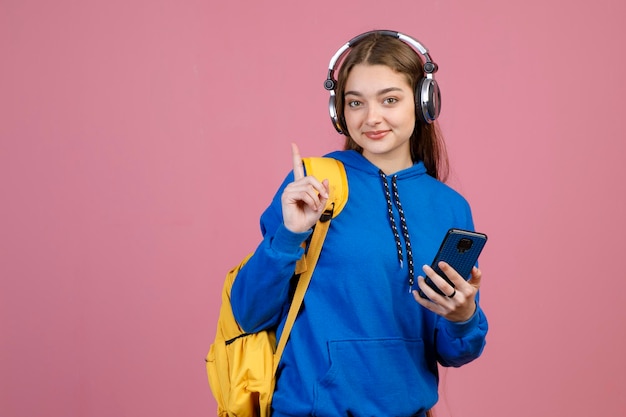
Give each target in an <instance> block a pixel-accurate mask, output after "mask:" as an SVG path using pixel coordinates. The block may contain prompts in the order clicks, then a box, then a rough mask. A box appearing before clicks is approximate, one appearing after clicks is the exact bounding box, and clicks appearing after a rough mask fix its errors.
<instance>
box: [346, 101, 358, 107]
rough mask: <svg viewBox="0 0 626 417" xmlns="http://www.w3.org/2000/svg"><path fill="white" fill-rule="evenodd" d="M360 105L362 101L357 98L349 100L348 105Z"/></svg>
mask: <svg viewBox="0 0 626 417" xmlns="http://www.w3.org/2000/svg"><path fill="white" fill-rule="evenodd" d="M360 105H361V102H360V101H357V100H352V101H349V102H348V107H358V106H360Z"/></svg>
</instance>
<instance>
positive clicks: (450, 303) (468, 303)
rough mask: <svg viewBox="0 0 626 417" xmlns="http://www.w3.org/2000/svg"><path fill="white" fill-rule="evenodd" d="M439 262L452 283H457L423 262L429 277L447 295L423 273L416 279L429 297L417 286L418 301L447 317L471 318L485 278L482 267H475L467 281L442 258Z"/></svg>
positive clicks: (416, 298)
mask: <svg viewBox="0 0 626 417" xmlns="http://www.w3.org/2000/svg"><path fill="white" fill-rule="evenodd" d="M438 266H439V268H440V269H441V271H442V272H443V273H444V274H445V276H446V277H447V278H448V279H449V280H450V281H451V282H452V284H454V287H453V286H452V285H450V284H449V283H448V282H447V281H446V280H445V279H444V278H443V277H441V276H440V275H438V274H437V273H436V272H435V271H434V270H433V269H432V268H431V267H430V266H428V265H424V267H423V270H424V274H425V275H426V276H427V277H429V278H430V280H431V281H432V282H433V284H434V285H435V286H436V287H437V288H438V289H439V290H441V292H442V293H443V294H448V295H441V294H439V293H438V292H437V291H435V290H434V289H432V288H431V287H430V286H429V285H428V284H426V282H425V278H424V277H422V276H420V277H418V279H417V285H418V286H419V288H420V290H421V291H422V293H423V294H424V295H425V296H426V297H428V298H424V297H423V296H422V295H420V294H419V292H418V291H417V290H414V291H413V297H414V298H415V301H417V302H418V303H419V304H420V305H421V306H423V307H424V308H427V309H428V310H430V311H432V312H434V313H436V314H439V315H440V316H442V317H444V318H446V319H447V320H450V321H453V322H463V321H467V320H469V319H470V318H471V317H472V315H473V314H474V312H475V311H476V294H477V293H478V289H479V288H480V281H481V278H482V273H481V272H480V269H478V268H476V267H473V268H472V272H471V278H470V279H469V281H466V280H465V279H464V278H463V277H461V275H459V274H458V272H456V271H455V270H454V268H452V267H451V266H450V265H448V264H447V263H446V262H444V261H440V262H439V263H438Z"/></svg>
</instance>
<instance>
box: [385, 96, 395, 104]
mask: <svg viewBox="0 0 626 417" xmlns="http://www.w3.org/2000/svg"><path fill="white" fill-rule="evenodd" d="M397 102H398V99H397V98H395V97H387V98H386V99H385V104H393V103H397Z"/></svg>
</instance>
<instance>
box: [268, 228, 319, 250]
mask: <svg viewBox="0 0 626 417" xmlns="http://www.w3.org/2000/svg"><path fill="white" fill-rule="evenodd" d="M312 231H313V229H309V230H307V231H306V232H302V233H294V232H292V231H290V230H289V229H287V228H286V227H285V225H284V224H281V225H280V226H278V229H277V230H276V234H274V238H273V239H272V243H271V248H272V250H274V251H275V252H278V253H284V254H288V255H297V256H301V254H302V250H303V249H302V242H304V241H305V240H306V239H307V238H308V237H309V236H310V235H311V233H312Z"/></svg>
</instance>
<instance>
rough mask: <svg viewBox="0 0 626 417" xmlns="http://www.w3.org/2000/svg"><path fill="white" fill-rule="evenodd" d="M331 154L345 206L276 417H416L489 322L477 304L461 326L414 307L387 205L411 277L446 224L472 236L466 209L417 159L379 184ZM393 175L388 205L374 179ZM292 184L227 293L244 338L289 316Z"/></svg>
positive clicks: (282, 373) (283, 366) (293, 344)
mask: <svg viewBox="0 0 626 417" xmlns="http://www.w3.org/2000/svg"><path fill="white" fill-rule="evenodd" d="M328 156H330V157H333V158H335V159H338V160H340V161H342V162H343V163H344V165H345V167H346V173H347V176H348V187H349V197H348V203H347V204H346V206H345V207H344V209H343V211H342V212H341V213H340V214H339V215H338V216H337V217H336V218H334V219H333V220H332V222H331V225H330V229H329V232H328V235H327V237H326V240H325V242H324V246H323V249H322V253H321V256H320V259H319V261H318V264H317V267H316V269H315V271H314V274H313V277H312V278H311V284H310V286H309V288H308V290H307V292H306V295H305V299H304V305H303V307H302V310H301V312H300V314H299V315H298V318H297V320H296V322H295V324H294V327H293V329H292V332H291V335H290V339H289V342H288V343H287V345H286V348H285V351H284V353H283V357H282V359H281V362H280V365H279V369H278V374H277V378H278V379H277V384H276V390H275V393H274V397H273V401H272V408H273V417H282V416H294V417H295V416H309V415H311V416H320V417H323V416H328V417H337V416H357V417H360V416H363V417H365V416H397V417H400V416H413V415H419V413H421V412H424V411H425V410H427V409H429V408H431V407H432V406H433V405H434V404H435V403H436V402H437V398H438V394H437V383H438V374H437V363H439V364H441V365H443V366H455V367H457V366H461V365H463V364H465V363H468V362H470V361H472V360H473V359H475V358H477V357H478V356H479V355H480V354H481V352H482V350H483V347H484V345H485V336H486V334H487V319H486V317H485V315H484V314H483V312H482V310H481V309H480V307H479V306H477V309H476V312H475V314H474V315H473V317H472V318H470V319H469V320H468V321H467V322H463V323H453V322H450V321H448V320H446V319H444V318H443V317H440V316H438V315H436V314H434V313H432V312H430V311H428V310H426V309H424V308H423V307H422V306H420V305H419V304H418V303H417V302H416V301H415V300H414V298H413V295H412V294H411V293H410V292H409V274H408V270H407V245H406V242H405V239H404V237H403V234H402V233H399V236H398V235H396V236H394V233H393V231H392V227H391V221H390V218H389V214H388V200H389V201H390V202H391V204H392V207H393V209H392V211H393V216H394V221H395V223H396V225H398V229H400V225H401V220H402V219H401V218H400V214H399V212H398V201H400V204H401V206H402V208H403V211H404V217H405V221H406V226H407V229H408V233H409V237H410V242H411V247H412V253H413V259H414V264H415V266H416V267H415V269H416V272H415V275H416V276H417V275H423V272H422V271H421V266H422V265H424V264H430V262H431V261H432V259H433V257H434V256H435V253H436V251H437V249H438V248H439V245H440V243H441V240H442V238H443V237H444V235H445V234H446V232H447V231H448V229H450V228H452V227H455V228H462V229H470V230H472V229H473V221H472V216H471V211H470V207H469V205H468V203H467V202H466V200H465V199H464V198H463V197H462V196H461V195H460V194H458V193H457V192H456V191H454V190H453V189H451V188H450V187H448V186H447V185H445V184H443V183H441V182H440V181H438V180H436V179H434V178H433V177H431V176H429V175H428V174H427V173H426V169H425V167H424V165H423V163H421V162H419V163H416V164H415V165H413V166H412V167H410V168H408V169H405V170H402V171H399V172H397V173H395V174H393V175H389V176H387V178H384V177H383V176H381V174H380V172H379V169H378V168H377V167H376V166H375V165H373V164H372V163H371V162H369V161H368V160H367V159H365V158H364V157H363V156H362V155H361V154H359V153H358V152H355V151H338V152H333V153H331V154H330V155H328ZM394 177H395V181H396V183H397V198H395V197H394V198H391V199H390V198H388V197H387V196H386V194H385V190H384V188H385V187H384V183H383V182H384V181H387V182H388V186H389V188H390V189H391V187H392V181H394ZM292 181H293V173H292V174H290V175H289V176H288V177H287V178H286V179H285V181H284V183H283V184H282V186H281V187H280V189H279V190H278V192H277V194H276V195H275V197H274V199H273V201H272V203H271V205H270V206H269V207H268V208H267V209H266V210H265V212H264V213H263V215H262V216H261V231H262V233H263V241H262V242H261V243H260V245H259V246H258V248H257V249H256V251H255V253H254V255H253V256H252V258H251V259H250V260H249V261H248V263H247V264H246V265H245V267H244V268H243V269H242V270H241V271H240V272H239V274H238V276H237V279H236V280H235V283H234V285H233V288H232V293H231V303H232V307H233V313H234V315H235V318H236V319H237V321H238V322H239V324H240V325H241V327H242V328H243V329H245V330H246V331H248V332H255V331H259V330H261V329H266V328H271V327H277V329H278V330H277V337H280V332H281V330H282V326H283V324H284V320H285V318H286V315H287V311H288V309H289V302H290V296H291V295H292V292H293V289H294V282H293V281H294V280H292V276H293V271H294V268H295V263H296V261H297V260H298V259H299V258H300V257H301V256H302V254H303V250H302V247H301V244H302V242H303V241H305V240H306V239H307V238H308V237H309V235H310V233H311V232H310V231H309V232H306V233H292V232H290V231H289V230H287V229H286V228H285V226H284V225H283V222H282V210H281V201H280V198H281V194H282V191H283V189H284V187H285V186H286V185H287V184H289V183H290V182H292ZM398 242H400V244H401V248H402V256H403V257H404V261H403V262H402V264H401V263H400V262H399V259H398V250H397V249H398V247H397V243H398ZM416 286H417V284H415V287H416Z"/></svg>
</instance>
